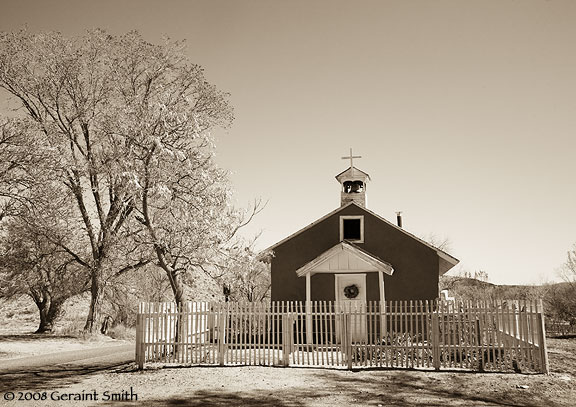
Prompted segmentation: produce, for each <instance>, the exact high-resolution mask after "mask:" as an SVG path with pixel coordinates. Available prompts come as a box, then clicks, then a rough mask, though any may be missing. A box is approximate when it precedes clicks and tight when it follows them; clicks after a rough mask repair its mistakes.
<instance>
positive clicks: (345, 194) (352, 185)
mask: <svg viewBox="0 0 576 407" xmlns="http://www.w3.org/2000/svg"><path fill="white" fill-rule="evenodd" d="M354 158H362V157H361V156H359V155H352V149H350V155H349V156H348V157H342V159H343V160H350V168H348V169H347V170H345V171H344V172H341V173H340V174H338V175H336V179H337V180H338V182H339V183H340V185H341V190H340V191H341V192H340V206H344V205H346V204H348V203H349V202H354V203H356V204H358V205H360V206H363V207H366V183H367V182H368V181H370V176H369V175H368V174H366V173H365V172H364V171H361V170H359V169H358V168H356V167H354Z"/></svg>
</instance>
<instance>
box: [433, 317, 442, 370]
mask: <svg viewBox="0 0 576 407" xmlns="http://www.w3.org/2000/svg"><path fill="white" fill-rule="evenodd" d="M438 311H439V308H438V310H437V311H436V312H434V311H432V364H433V366H434V369H436V370H440V319H439V315H438Z"/></svg>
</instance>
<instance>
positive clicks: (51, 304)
mask: <svg viewBox="0 0 576 407" xmlns="http://www.w3.org/2000/svg"><path fill="white" fill-rule="evenodd" d="M34 302H35V303H36V306H37V307H38V311H39V313H40V326H38V329H37V330H36V332H34V333H36V334H43V333H50V332H52V330H53V329H54V323H55V322H56V319H57V318H58V317H59V316H60V313H61V310H62V305H63V303H62V302H60V301H54V300H52V298H51V296H50V295H46V296H45V298H44V299H43V300H42V301H34Z"/></svg>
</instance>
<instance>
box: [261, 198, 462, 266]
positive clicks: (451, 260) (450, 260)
mask: <svg viewBox="0 0 576 407" xmlns="http://www.w3.org/2000/svg"><path fill="white" fill-rule="evenodd" d="M352 205H353V206H355V207H356V208H357V209H358V210H360V211H364V212H366V213H368V214H370V215H372V216H374V217H375V218H376V219H378V220H379V221H381V222H383V223H385V224H387V225H389V226H390V227H392V228H395V229H397V230H398V231H400V232H402V233H404V234H405V235H407V236H409V237H411V238H412V239H414V240H416V241H418V242H420V243H421V244H423V245H424V246H427V247H428V248H430V249H432V250H434V251H435V252H436V254H437V255H438V257H439V258H440V274H444V273H446V272H447V271H448V270H450V269H451V268H452V267H454V266H455V265H456V264H458V263H459V262H460V261H459V260H458V259H457V258H455V257H454V256H452V255H450V254H448V253H446V252H445V251H443V250H441V249H439V248H437V247H435V246H433V245H431V244H430V243H428V242H426V241H425V240H423V239H420V238H419V237H417V236H415V235H413V234H412V233H410V232H407V231H406V230H405V229H403V228H401V227H399V226H397V225H395V224H394V223H392V222H390V221H388V220H386V219H384V218H383V217H381V216H380V215H378V214H376V213H374V212H372V211H370V210H369V209H366V208H364V207H361V206H359V205H357V204H355V203H354V202H350V203H348V204H346V205H344V206H341V207H339V208H337V209H335V210H333V211H332V212H330V213H328V214H326V215H324V216H323V217H321V218H320V219H318V220H316V221H314V222H312V223H311V224H309V225H308V226H305V227H303V228H302V229H300V230H298V231H296V232H294V233H293V234H291V235H290V236H288V237H286V238H284V239H282V240H281V241H279V242H278V243H276V244H274V245H272V246H270V247H268V248H267V249H265V250H263V251H262V252H261V253H262V257H264V256H266V254H269V253H270V252H271V251H273V250H274V249H275V248H277V247H278V246H280V245H282V244H283V243H285V242H287V241H289V240H291V239H293V238H294V237H296V236H298V235H299V234H301V233H303V232H305V231H306V230H308V229H311V228H313V227H314V226H316V225H318V224H319V223H321V222H322V221H324V220H326V219H327V218H329V217H331V216H333V215H335V214H337V213H338V212H340V211H343V210H344V209H346V208H348V207H350V206H352Z"/></svg>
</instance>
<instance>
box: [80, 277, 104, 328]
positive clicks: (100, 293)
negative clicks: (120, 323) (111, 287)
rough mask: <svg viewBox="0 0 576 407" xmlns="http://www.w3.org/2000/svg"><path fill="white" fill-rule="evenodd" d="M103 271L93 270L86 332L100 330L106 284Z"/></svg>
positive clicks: (85, 326)
mask: <svg viewBox="0 0 576 407" xmlns="http://www.w3.org/2000/svg"><path fill="white" fill-rule="evenodd" d="M101 274H102V273H101V270H99V269H98V268H97V269H94V270H92V279H91V280H92V281H91V285H90V309H89V310H88V317H87V318H86V324H85V325H84V331H85V332H89V333H94V332H96V331H98V329H99V328H100V319H101V318H102V299H103V297H104V284H103V282H102V275H101Z"/></svg>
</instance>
